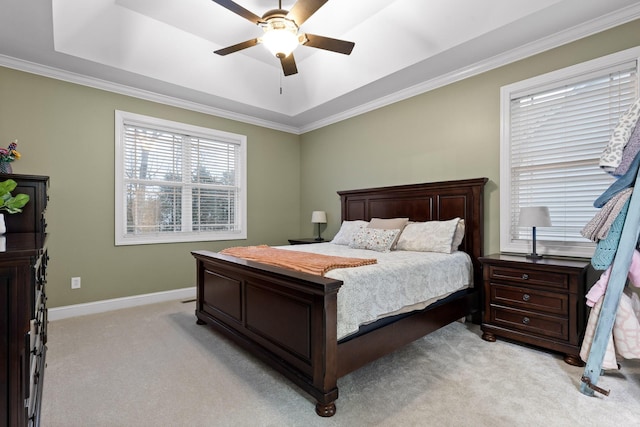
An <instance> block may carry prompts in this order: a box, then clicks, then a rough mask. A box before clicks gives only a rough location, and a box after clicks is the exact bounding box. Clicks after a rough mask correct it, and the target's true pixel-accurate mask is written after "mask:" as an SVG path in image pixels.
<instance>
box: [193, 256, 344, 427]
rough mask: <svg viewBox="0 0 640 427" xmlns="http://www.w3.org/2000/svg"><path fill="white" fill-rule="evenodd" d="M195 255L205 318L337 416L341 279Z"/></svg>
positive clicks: (198, 309)
mask: <svg viewBox="0 0 640 427" xmlns="http://www.w3.org/2000/svg"><path fill="white" fill-rule="evenodd" d="M192 254H193V256H194V257H195V258H196V260H197V275H198V282H197V283H198V286H197V306H196V316H197V318H198V323H207V324H209V325H211V326H212V327H214V328H215V329H216V330H218V331H219V332H221V333H223V334H224V335H226V336H227V337H229V338H231V339H232V340H233V341H235V342H236V343H238V344H239V345H241V346H243V347H245V348H246V349H247V350H249V351H250V352H251V353H252V354H255V355H256V356H258V357H259V358H261V359H262V360H264V361H265V362H266V363H268V364H269V365H271V366H272V367H274V368H275V369H277V370H278V371H280V372H281V373H282V374H284V375H285V376H286V377H287V378H289V379H290V380H291V381H293V382H294V383H296V384H297V385H298V386H299V387H301V388H302V389H303V390H305V391H306V392H307V393H309V394H311V396H313V397H314V398H315V399H316V401H317V402H318V404H317V411H318V412H319V414H320V415H323V416H331V415H333V413H334V412H335V403H334V402H335V400H336V399H337V398H338V389H337V386H336V382H337V372H336V371H337V363H336V357H337V337H336V331H337V327H336V318H337V313H336V311H337V300H336V297H337V293H338V289H339V288H340V286H341V285H342V282H341V281H339V280H333V279H328V278H324V277H320V276H314V275H311V274H305V273H295V272H292V271H290V270H284V269H280V268H277V267H271V266H267V265H263V264H259V263H255V262H251V261H244V260H238V259H237V258H234V257H229V256H225V255H220V254H217V253H214V252H207V251H199V252H192Z"/></svg>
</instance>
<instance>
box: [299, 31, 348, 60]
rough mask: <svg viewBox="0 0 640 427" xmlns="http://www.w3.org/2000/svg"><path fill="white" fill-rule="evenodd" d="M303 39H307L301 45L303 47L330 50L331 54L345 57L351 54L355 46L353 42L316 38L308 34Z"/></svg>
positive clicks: (322, 37)
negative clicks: (334, 53)
mask: <svg viewBox="0 0 640 427" xmlns="http://www.w3.org/2000/svg"><path fill="white" fill-rule="evenodd" d="M305 37H306V38H307V41H306V42H304V43H302V44H303V45H305V46H310V47H316V48H318V49H324V50H330V51H332V52H338V53H342V54H345V55H349V54H351V51H352V50H353V47H354V46H355V45H356V44H355V43H354V42H348V41H344V40H338V39H332V38H331V37H324V36H317V35H315V34H309V33H306V34H305Z"/></svg>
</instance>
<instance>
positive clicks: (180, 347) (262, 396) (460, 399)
mask: <svg viewBox="0 0 640 427" xmlns="http://www.w3.org/2000/svg"><path fill="white" fill-rule="evenodd" d="M194 308H195V303H193V302H191V303H182V302H180V301H174V302H166V303H160V304H154V305H149V306H144V307H139V308H134V309H126V310H119V311H115V312H110V313H102V314H96V315H90V316H84V317H78V318H72V319H64V320H58V321H54V322H51V323H50V324H49V342H48V349H49V351H48V353H47V365H48V366H47V368H46V371H45V377H44V396H43V408H42V425H43V426H45V427H46V426H56V427H57V426H65V427H66V426H305V427H310V426H470V425H473V426H542V425H544V426H568V425H580V426H605V425H607V426H630V425H638V424H639V420H640V361H637V360H636V361H623V362H622V370H621V371H619V372H616V373H612V374H607V375H605V376H604V377H601V378H600V380H599V383H598V385H599V386H601V387H603V388H606V389H610V390H611V395H610V396H609V397H602V396H598V397H588V396H585V395H583V394H582V393H580V391H579V378H580V376H581V374H582V372H583V368H577V367H573V366H569V365H567V364H565V363H564V362H563V361H562V358H561V357H560V356H559V355H555V354H549V353H546V352H544V351H538V350H535V349H531V348H527V347H523V346H520V345H516V344H512V343H508V342H505V341H501V340H499V341H498V342H496V343H488V342H485V341H483V340H482V339H480V331H479V327H478V326H477V325H465V324H462V323H454V324H451V325H449V326H447V327H445V328H443V329H441V330H439V331H437V332H435V333H433V334H431V335H429V336H428V337H425V338H423V339H420V340H418V341H417V342H415V343H413V344H411V345H409V346H407V347H406V348H404V349H401V350H399V351H397V352H396V353H394V354H392V355H390V356H388V357H385V358H383V359H380V360H378V361H376V362H374V363H373V364H371V365H369V366H365V367H364V368H362V369H360V370H358V371H356V372H354V373H352V374H349V375H347V376H346V377H344V378H341V379H340V380H339V381H338V387H339V389H340V398H339V399H338V401H337V413H336V415H335V416H334V417H332V418H328V419H324V418H320V417H318V416H317V415H315V412H314V402H312V401H311V399H310V398H309V397H308V396H307V395H306V394H304V393H303V392H301V391H300V390H299V389H298V388H297V387H295V386H294V385H292V384H291V383H290V382H288V381H286V380H284V379H283V378H282V377H281V376H280V375H279V374H277V373H276V372H274V371H273V370H271V369H270V368H268V367H266V366H265V365H263V364H262V363H261V362H259V361H257V360H256V359H254V358H252V357H250V356H248V355H247V354H246V353H245V352H244V351H243V350H241V349H239V348H238V347H236V346H235V345H234V344H233V343H231V342H229V341H228V340H226V339H224V338H222V337H221V336H219V335H218V334H217V333H215V332H214V331H213V330H211V329H210V328H209V327H207V326H199V325H196V322H195V315H194V314H193V313H194Z"/></svg>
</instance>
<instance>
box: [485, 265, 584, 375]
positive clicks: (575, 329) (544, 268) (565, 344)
mask: <svg viewBox="0 0 640 427" xmlns="http://www.w3.org/2000/svg"><path fill="white" fill-rule="evenodd" d="M480 262H481V263H482V273H483V282H484V287H483V290H484V300H485V302H484V315H483V322H482V331H483V334H482V338H483V339H484V340H486V341H495V340H496V336H500V337H504V338H508V339H511V340H514V341H519V342H522V343H526V344H530V345H534V346H539V347H543V348H546V349H549V350H553V351H557V352H560V353H564V354H565V356H564V361H565V362H566V363H569V364H571V365H576V366H583V362H582V361H581V360H580V356H579V354H580V346H581V344H582V337H583V334H584V329H585V327H586V309H585V299H584V298H585V289H586V276H587V267H588V266H589V261H588V260H586V261H576V260H568V259H553V258H543V259H539V260H531V259H527V258H525V257H524V256H515V255H502V254H496V255H490V256H488V257H482V258H480Z"/></svg>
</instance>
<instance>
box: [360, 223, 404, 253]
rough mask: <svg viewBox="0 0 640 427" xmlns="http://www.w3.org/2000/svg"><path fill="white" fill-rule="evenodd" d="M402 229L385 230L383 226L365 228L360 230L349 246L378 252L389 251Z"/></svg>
mask: <svg viewBox="0 0 640 427" xmlns="http://www.w3.org/2000/svg"><path fill="white" fill-rule="evenodd" d="M399 233H400V230H397V229H395V230H383V229H382V228H363V229H361V230H360V231H358V232H357V233H356V234H355V236H353V240H351V243H349V247H350V248H353V249H369V250H372V251H378V252H389V251H390V250H391V246H393V244H394V243H395V241H396V237H398V234H399Z"/></svg>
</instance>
